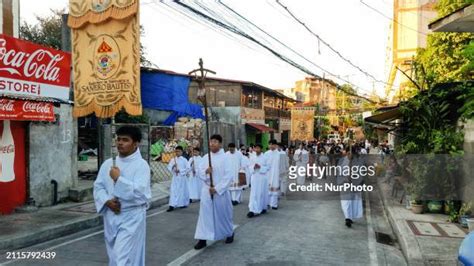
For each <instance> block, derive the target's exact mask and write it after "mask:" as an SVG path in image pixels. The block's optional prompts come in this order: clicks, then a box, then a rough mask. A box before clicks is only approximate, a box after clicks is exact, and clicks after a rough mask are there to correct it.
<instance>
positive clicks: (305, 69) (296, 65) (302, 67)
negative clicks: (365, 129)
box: [165, 1, 376, 103]
mask: <svg viewBox="0 0 474 266" xmlns="http://www.w3.org/2000/svg"><path fill="white" fill-rule="evenodd" d="M172 3H174V4H176V5H178V6H180V7H181V8H184V9H185V10H188V11H189V12H191V13H193V14H195V15H197V16H199V17H201V18H203V19H205V20H207V21H209V22H212V23H214V24H216V25H218V26H219V27H222V28H224V29H226V30H228V31H230V32H233V33H235V34H237V35H240V36H242V37H244V38H246V39H248V40H250V41H252V42H254V43H256V44H257V45H259V46H261V47H262V48H264V49H266V50H267V51H269V52H270V53H272V54H273V55H274V56H276V57H278V58H279V59H280V60H283V61H285V62H286V63H288V64H290V65H292V66H294V67H295V68H298V69H299V70H301V71H303V72H305V73H307V74H309V75H312V76H315V77H318V78H321V77H320V76H319V75H317V74H315V73H313V72H312V71H310V70H309V69H307V68H306V67H304V66H302V65H300V64H298V63H296V62H295V61H293V60H291V59H290V58H288V57H286V56H284V55H282V54H280V53H278V52H277V51H275V50H274V49H272V48H270V47H269V46H268V45H265V44H263V43H261V42H260V41H258V40H257V39H255V38H254V37H252V36H250V35H248V34H247V33H245V32H243V31H242V30H239V29H238V28H235V27H232V26H229V25H227V24H225V23H223V22H221V21H219V20H217V19H215V18H213V17H211V16H209V15H207V14H205V13H203V12H201V11H199V10H197V9H195V8H193V7H192V6H190V5H187V4H185V3H183V2H181V1H174V2H172ZM165 4H166V3H165ZM317 67H319V68H320V69H322V71H324V72H327V73H328V74H330V75H333V76H336V75H334V74H331V73H330V72H329V71H327V70H325V69H323V68H321V67H320V66H317ZM336 88H337V89H338V90H341V91H343V92H345V93H346V94H348V95H351V96H354V97H358V98H361V99H364V100H366V101H368V102H371V103H376V102H374V101H373V100H371V99H369V98H366V97H364V96H361V95H358V94H356V93H353V92H350V91H347V90H345V89H344V88H342V87H341V86H340V85H337V87H336Z"/></svg>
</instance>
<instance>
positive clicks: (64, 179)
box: [29, 104, 78, 206]
mask: <svg viewBox="0 0 474 266" xmlns="http://www.w3.org/2000/svg"><path fill="white" fill-rule="evenodd" d="M55 113H56V114H59V119H58V121H56V123H43V122H31V123H30V127H29V131H30V134H29V142H30V147H29V151H30V152H29V153H30V154H29V159H30V163H29V174H30V190H31V192H30V194H31V195H30V196H31V197H32V198H33V199H34V200H35V201H36V204H37V206H50V205H51V204H52V202H53V185H52V184H51V181H52V180H56V182H58V199H62V198H66V197H68V196H69V189H70V188H71V187H74V186H77V182H78V178H77V126H76V125H77V123H76V122H75V119H73V118H72V106H69V105H64V104H63V105H61V107H60V108H57V107H56V108H55Z"/></svg>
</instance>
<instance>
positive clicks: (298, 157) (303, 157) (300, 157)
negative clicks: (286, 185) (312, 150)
mask: <svg viewBox="0 0 474 266" xmlns="http://www.w3.org/2000/svg"><path fill="white" fill-rule="evenodd" d="M293 159H294V160H295V164H296V169H301V168H303V169H304V171H301V170H297V177H296V184H298V185H304V183H305V180H306V168H307V167H308V162H309V153H308V151H307V150H306V149H305V148H304V145H303V144H300V145H299V147H298V149H297V150H296V151H295V154H294V155H293ZM300 173H301V174H300Z"/></svg>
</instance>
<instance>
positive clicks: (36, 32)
mask: <svg viewBox="0 0 474 266" xmlns="http://www.w3.org/2000/svg"><path fill="white" fill-rule="evenodd" d="M51 13H52V14H51V15H49V16H45V17H40V16H36V20H37V21H38V23H37V24H29V23H28V22H26V21H24V22H23V24H22V25H21V26H20V38H21V39H25V40H28V41H31V42H34V43H37V44H41V45H44V46H47V47H51V48H54V49H58V50H60V49H61V25H62V20H61V14H63V13H64V10H51Z"/></svg>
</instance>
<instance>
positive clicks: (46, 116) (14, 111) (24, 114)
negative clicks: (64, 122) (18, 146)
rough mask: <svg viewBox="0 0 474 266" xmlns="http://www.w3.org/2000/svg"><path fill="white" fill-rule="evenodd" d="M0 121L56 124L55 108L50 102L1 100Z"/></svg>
mask: <svg viewBox="0 0 474 266" xmlns="http://www.w3.org/2000/svg"><path fill="white" fill-rule="evenodd" d="M0 120H20V121H49V122H54V120H55V117H54V106H53V104H52V103H48V102H32V101H21V100H10V99H0Z"/></svg>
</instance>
